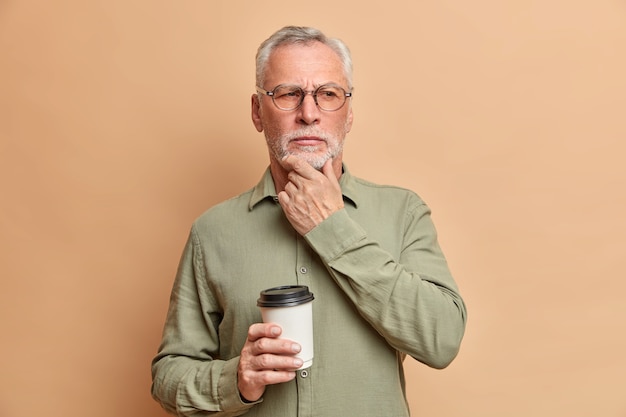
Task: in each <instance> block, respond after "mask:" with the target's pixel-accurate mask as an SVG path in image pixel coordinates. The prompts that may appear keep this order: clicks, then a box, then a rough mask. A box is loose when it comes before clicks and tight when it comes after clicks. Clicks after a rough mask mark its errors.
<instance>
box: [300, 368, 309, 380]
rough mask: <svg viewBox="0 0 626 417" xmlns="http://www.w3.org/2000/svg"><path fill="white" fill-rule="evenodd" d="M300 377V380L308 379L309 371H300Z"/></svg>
mask: <svg viewBox="0 0 626 417" xmlns="http://www.w3.org/2000/svg"><path fill="white" fill-rule="evenodd" d="M300 376H301V377H302V378H306V377H308V376H309V371H308V370H306V369H303V370H301V371H300Z"/></svg>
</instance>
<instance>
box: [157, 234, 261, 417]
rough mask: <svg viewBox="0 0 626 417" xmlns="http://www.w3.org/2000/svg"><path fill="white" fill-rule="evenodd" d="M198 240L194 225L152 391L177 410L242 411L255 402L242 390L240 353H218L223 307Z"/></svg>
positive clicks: (187, 413) (166, 406)
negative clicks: (212, 288) (221, 357)
mask: <svg viewBox="0 0 626 417" xmlns="http://www.w3.org/2000/svg"><path fill="white" fill-rule="evenodd" d="M197 245H199V242H198V239H197V237H196V235H195V232H194V230H193V229H192V231H191V234H190V237H189V240H188V241H187V244H186V246H185V249H184V252H183V255H182V257H181V261H180V264H179V267H178V272H177V275H176V279H175V281H174V286H173V289H172V293H171V297H170V306H169V310H168V313H167V319H166V321H165V326H164V330H163V338H162V342H161V346H160V347H159V351H158V354H157V355H156V357H155V358H154V360H153V361H152V381H153V382H152V396H153V397H154V399H155V400H157V401H158V402H159V403H160V404H161V405H162V407H163V408H164V409H165V410H166V411H168V412H169V413H172V414H175V415H178V416H191V415H193V416H196V417H197V416H220V417H226V416H238V415H241V414H244V413H245V412H246V411H248V409H249V408H250V407H252V406H254V404H256V403H244V402H243V401H242V399H241V397H240V395H239V390H238V388H237V366H238V363H239V357H235V358H231V359H229V360H218V359H215V358H216V356H217V355H218V349H219V340H218V330H217V326H218V324H219V323H218V322H217V321H218V320H217V319H216V317H218V316H219V311H218V308H217V303H216V302H215V300H214V297H213V296H212V294H211V291H210V288H209V286H208V284H207V280H206V279H205V274H206V272H205V270H204V266H203V265H204V264H203V262H202V259H201V251H200V250H198V248H197Z"/></svg>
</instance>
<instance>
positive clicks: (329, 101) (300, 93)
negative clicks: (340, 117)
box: [256, 84, 352, 111]
mask: <svg viewBox="0 0 626 417" xmlns="http://www.w3.org/2000/svg"><path fill="white" fill-rule="evenodd" d="M256 90H257V91H258V92H259V93H261V94H265V95H267V96H270V97H271V98H272V102H273V103H274V105H275V106H276V107H277V108H278V109H280V110H285V111H289V110H295V109H297V108H298V107H300V106H301V105H302V103H303V102H304V97H305V96H306V95H307V94H311V95H312V96H313V100H315V104H316V105H317V106H318V107H319V108H320V109H322V110H324V111H337V110H339V109H340V108H342V107H343V105H344V104H345V103H346V100H347V99H348V97H352V93H348V92H346V90H344V89H343V88H341V87H339V86H338V85H334V84H325V85H321V86H319V87H317V88H316V89H315V90H314V91H305V90H303V89H302V88H300V87H298V86H297V85H284V84H281V85H279V86H276V87H275V88H274V89H273V90H272V91H267V90H264V89H262V88H261V87H257V88H256Z"/></svg>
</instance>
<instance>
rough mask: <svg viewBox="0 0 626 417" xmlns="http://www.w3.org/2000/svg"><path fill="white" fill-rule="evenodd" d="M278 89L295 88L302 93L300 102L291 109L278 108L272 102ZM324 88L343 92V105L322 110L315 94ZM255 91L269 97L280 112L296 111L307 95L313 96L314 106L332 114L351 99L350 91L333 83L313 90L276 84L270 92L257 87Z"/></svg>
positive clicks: (276, 105) (293, 85) (292, 85)
mask: <svg viewBox="0 0 626 417" xmlns="http://www.w3.org/2000/svg"><path fill="white" fill-rule="evenodd" d="M280 87H295V88H298V89H299V90H300V91H302V95H301V96H300V102H299V103H298V104H297V105H296V107H294V108H291V109H283V108H282V107H279V106H278V104H276V101H275V100H274V97H275V95H274V94H275V91H276V89H278V88H280ZM326 87H333V88H338V89H340V90H341V91H343V96H341V97H344V100H343V103H341V106H339V107H337V108H336V109H334V110H326V109H324V108H322V107H321V106H320V105H319V103H318V102H317V93H318V91H319V90H321V89H323V88H326ZM256 91H257V92H258V93H260V94H265V95H266V96H268V97H270V98H271V99H272V103H273V104H274V106H275V107H276V108H277V109H278V110H282V111H293V110H297V109H299V108H300V107H301V106H302V103H304V98H305V97H306V96H307V95H309V94H310V95H311V96H313V101H315V105H316V106H317V107H318V108H319V109H320V110H323V111H327V112H334V111H337V110H339V109H341V108H342V107H343V106H345V105H346V101H348V99H349V98H352V91H346V90H345V89H344V88H343V87H342V86H340V85H337V84H333V83H329V84H322V85H320V86H319V87H317V88H316V89H315V90H308V91H307V90H305V89H304V88H302V87H300V86H299V85H295V84H278V85H277V86H276V87H274V88H273V89H272V90H271V91H267V90H265V89H264V88H262V87H259V86H258V85H257V86H256Z"/></svg>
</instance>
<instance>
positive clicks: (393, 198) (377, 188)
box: [351, 176, 425, 207]
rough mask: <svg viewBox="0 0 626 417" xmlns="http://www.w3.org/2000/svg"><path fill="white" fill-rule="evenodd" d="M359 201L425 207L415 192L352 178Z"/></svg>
mask: <svg viewBox="0 0 626 417" xmlns="http://www.w3.org/2000/svg"><path fill="white" fill-rule="evenodd" d="M351 180H352V184H353V186H354V190H355V192H356V196H358V197H357V198H358V199H364V200H365V201H368V200H375V201H379V202H386V203H388V204H393V203H396V204H403V205H407V206H411V207H416V206H421V205H425V202H424V200H423V199H422V198H421V197H420V196H419V195H418V194H417V193H416V192H415V191H413V190H410V189H408V188H405V187H400V186H397V185H389V184H378V183H375V182H372V181H369V180H365V179H363V178H359V177H354V176H353V177H352V178H351Z"/></svg>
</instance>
